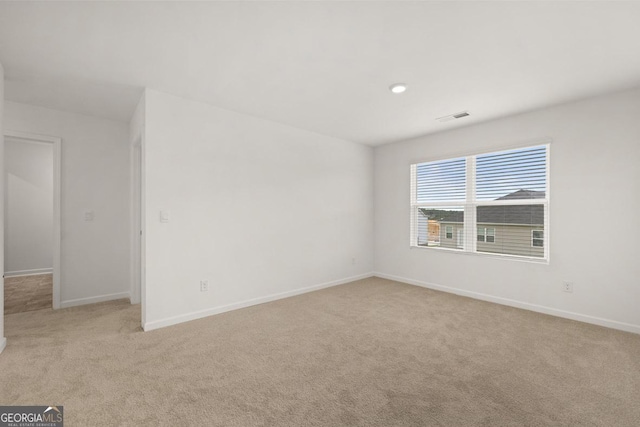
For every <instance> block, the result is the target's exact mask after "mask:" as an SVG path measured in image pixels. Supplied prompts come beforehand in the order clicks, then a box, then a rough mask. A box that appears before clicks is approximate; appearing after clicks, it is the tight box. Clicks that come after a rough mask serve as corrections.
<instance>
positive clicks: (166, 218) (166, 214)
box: [160, 211, 169, 222]
mask: <svg viewBox="0 0 640 427" xmlns="http://www.w3.org/2000/svg"><path fill="white" fill-rule="evenodd" d="M160 222H169V211H160Z"/></svg>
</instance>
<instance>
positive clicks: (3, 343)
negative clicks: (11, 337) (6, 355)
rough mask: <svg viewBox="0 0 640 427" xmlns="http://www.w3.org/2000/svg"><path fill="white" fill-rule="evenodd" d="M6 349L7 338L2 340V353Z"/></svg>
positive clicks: (0, 350) (0, 344)
mask: <svg viewBox="0 0 640 427" xmlns="http://www.w3.org/2000/svg"><path fill="white" fill-rule="evenodd" d="M6 347H7V339H6V338H2V339H0V353H2V352H3V350H4V349H5V348H6Z"/></svg>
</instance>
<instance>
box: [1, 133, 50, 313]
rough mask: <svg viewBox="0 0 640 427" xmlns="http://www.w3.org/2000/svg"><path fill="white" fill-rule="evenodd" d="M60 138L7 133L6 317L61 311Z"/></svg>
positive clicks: (5, 219)
mask: <svg viewBox="0 0 640 427" xmlns="http://www.w3.org/2000/svg"><path fill="white" fill-rule="evenodd" d="M61 144H62V141H61V139H60V138H56V137H50V136H43V135H35V134H29V133H23V132H13V131H5V133H4V147H3V148H4V152H5V156H4V163H5V164H4V174H5V176H4V224H3V226H4V236H5V238H4V272H3V275H4V277H5V279H4V301H3V303H4V307H5V310H4V314H5V315H6V314H12V313H19V312H24V311H33V310H40V309H46V308H49V309H50V308H54V309H57V308H59V307H60V162H61V160H60V155H61Z"/></svg>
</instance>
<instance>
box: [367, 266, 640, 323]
mask: <svg viewBox="0 0 640 427" xmlns="http://www.w3.org/2000/svg"><path fill="white" fill-rule="evenodd" d="M373 275H374V276H375V277H380V278H382V279H388V280H393V281H396V282H402V283H406V284H408V285H415V286H420V287H423V288H429V289H434V290H436V291H442V292H448V293H451V294H456V295H460V296H464V297H469V298H474V299H478V300H482V301H488V302H493V303H496V304H501V305H508V306H510V307H515V308H521V309H524V310H529V311H535V312H537V313H543V314H549V315H551V316H556V317H562V318H565V319H571V320H577V321H579V322H584V323H591V324H593V325H598V326H604V327H606V328H612V329H618V330H621V331H625V332H632V333H635V334H640V325H633V324H631V323H624V322H618V321H617V320H609V319H603V318H601V317H595V316H589V315H587V314H580V313H574V312H571V311H565V310H559V309H557V308H551V307H545V306H542V305H538V304H530V303H527V302H522V301H517V300H512V299H509V298H502V297H496V296H493V295H488V294H483V293H479V292H472V291H467V290H464V289H459V288H453V287H450V286H442V285H436V284H434V283H428V282H422V281H420V280H414V279H408V278H406V277H400V276H394V275H391V274H385V273H380V272H374V273H373Z"/></svg>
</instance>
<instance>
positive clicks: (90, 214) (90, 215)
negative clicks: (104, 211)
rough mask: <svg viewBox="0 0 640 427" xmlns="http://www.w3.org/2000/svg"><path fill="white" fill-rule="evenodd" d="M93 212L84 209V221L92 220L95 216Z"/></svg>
mask: <svg viewBox="0 0 640 427" xmlns="http://www.w3.org/2000/svg"><path fill="white" fill-rule="evenodd" d="M95 216H96V215H95V213H94V212H93V211H85V212H84V220H85V221H93V219H94V218H95Z"/></svg>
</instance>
